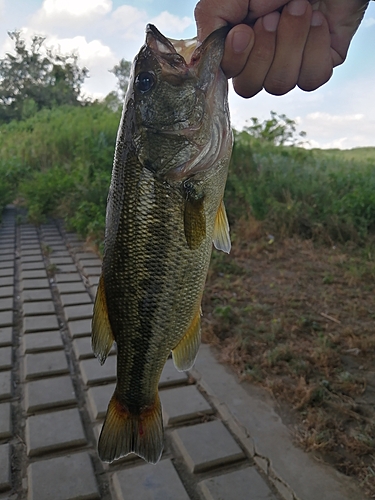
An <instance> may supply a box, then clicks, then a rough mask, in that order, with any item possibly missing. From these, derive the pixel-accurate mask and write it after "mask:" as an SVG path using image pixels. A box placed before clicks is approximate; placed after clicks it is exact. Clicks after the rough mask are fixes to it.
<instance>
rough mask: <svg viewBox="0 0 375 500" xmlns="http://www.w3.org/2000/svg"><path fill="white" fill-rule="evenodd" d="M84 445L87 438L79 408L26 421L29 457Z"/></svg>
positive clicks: (37, 416) (46, 414)
mask: <svg viewBox="0 0 375 500" xmlns="http://www.w3.org/2000/svg"><path fill="white" fill-rule="evenodd" d="M84 444H86V437H85V433H84V430H83V426H82V422H81V417H80V414H79V411H78V409H77V408H72V409H70V410H61V411H54V412H51V413H43V414H41V415H33V416H31V417H28V418H27V420H26V447H27V455H28V456H29V457H34V456H37V455H42V454H44V453H47V452H51V451H58V450H62V449H65V448H72V447H77V446H82V445H84Z"/></svg>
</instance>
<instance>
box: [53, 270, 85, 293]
mask: <svg viewBox="0 0 375 500" xmlns="http://www.w3.org/2000/svg"><path fill="white" fill-rule="evenodd" d="M55 280H56V282H57V283H73V282H74V281H79V282H81V283H82V278H81V275H80V274H79V273H65V274H56V275H55ZM60 293H61V292H60Z"/></svg>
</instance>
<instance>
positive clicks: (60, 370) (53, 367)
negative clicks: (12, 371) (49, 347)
mask: <svg viewBox="0 0 375 500" xmlns="http://www.w3.org/2000/svg"><path fill="white" fill-rule="evenodd" d="M24 366H25V372H24V373H25V378H26V380H32V379H36V378H42V377H46V376H48V377H53V376H54V375H60V374H64V373H69V367H68V363H67V360H66V356H65V352H64V351H50V352H43V353H40V354H26V356H25V360H24Z"/></svg>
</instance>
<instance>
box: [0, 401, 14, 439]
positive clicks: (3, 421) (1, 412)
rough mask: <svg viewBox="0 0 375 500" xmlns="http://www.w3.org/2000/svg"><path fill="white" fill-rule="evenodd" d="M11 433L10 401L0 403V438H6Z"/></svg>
mask: <svg viewBox="0 0 375 500" xmlns="http://www.w3.org/2000/svg"><path fill="white" fill-rule="evenodd" d="M11 435H12V412H11V406H10V403H2V404H0V439H6V438H9V437H11Z"/></svg>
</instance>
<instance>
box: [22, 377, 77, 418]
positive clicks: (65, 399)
mask: <svg viewBox="0 0 375 500" xmlns="http://www.w3.org/2000/svg"><path fill="white" fill-rule="evenodd" d="M76 402H77V398H76V395H75V393H74V388H73V383H72V380H71V378H70V376H63V377H54V378H44V379H41V380H35V381H33V382H28V383H27V384H26V389H25V407H26V411H27V413H34V412H37V411H41V410H49V409H52V408H58V407H61V406H72V405H74V404H76Z"/></svg>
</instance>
